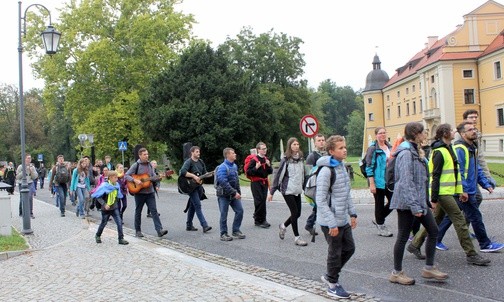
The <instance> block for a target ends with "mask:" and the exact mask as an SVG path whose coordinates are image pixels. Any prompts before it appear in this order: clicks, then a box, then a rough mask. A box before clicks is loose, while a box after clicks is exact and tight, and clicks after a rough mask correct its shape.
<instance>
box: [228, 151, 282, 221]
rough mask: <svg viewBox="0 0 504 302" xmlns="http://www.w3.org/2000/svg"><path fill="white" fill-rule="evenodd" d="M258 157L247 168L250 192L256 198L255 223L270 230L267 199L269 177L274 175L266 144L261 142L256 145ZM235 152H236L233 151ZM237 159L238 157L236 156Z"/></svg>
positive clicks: (254, 157)
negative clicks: (267, 217)
mask: <svg viewBox="0 0 504 302" xmlns="http://www.w3.org/2000/svg"><path fill="white" fill-rule="evenodd" d="M256 149H257V156H253V157H252V158H251V159H250V163H249V165H248V167H245V171H246V174H247V177H248V178H249V179H250V181H251V182H250V190H251V191H252V196H253V197H254V215H253V217H254V223H255V225H256V226H258V227H261V228H265V229H267V228H269V227H270V226H271V224H269V222H268V221H267V220H266V198H267V197H268V184H269V182H268V175H270V174H271V173H273V168H272V167H271V162H270V161H269V159H268V158H267V157H266V152H267V151H268V148H266V144H265V143H263V142H259V143H257V145H256ZM233 152H234V151H233ZM235 157H236V156H235Z"/></svg>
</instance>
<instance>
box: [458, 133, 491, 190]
mask: <svg viewBox="0 0 504 302" xmlns="http://www.w3.org/2000/svg"><path fill="white" fill-rule="evenodd" d="M457 145H464V146H465V147H466V148H467V150H468V151H469V158H466V154H465V151H464V149H463V148H460V147H459V148H457V147H456V146H457ZM453 146H454V149H455V152H456V154H457V160H458V162H459V169H460V175H461V176H462V187H463V189H464V193H467V194H469V195H474V194H476V192H477V186H478V184H479V185H480V186H481V187H483V188H485V189H487V188H490V187H492V185H491V184H490V182H489V181H488V178H487V177H486V176H485V172H484V171H483V169H482V168H481V166H480V165H479V164H478V162H477V161H476V158H477V155H476V154H477V152H478V150H477V149H476V146H475V145H474V144H473V145H469V144H468V143H466V142H465V141H464V140H458V141H456V142H455V144H454V145H453ZM467 161H469V165H468V168H467V171H466V162H467Z"/></svg>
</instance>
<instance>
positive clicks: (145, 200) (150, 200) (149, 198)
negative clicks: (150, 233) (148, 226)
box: [117, 192, 163, 232]
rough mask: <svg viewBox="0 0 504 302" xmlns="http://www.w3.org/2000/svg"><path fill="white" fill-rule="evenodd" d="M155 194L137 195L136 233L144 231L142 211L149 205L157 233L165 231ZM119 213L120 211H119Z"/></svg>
mask: <svg viewBox="0 0 504 302" xmlns="http://www.w3.org/2000/svg"><path fill="white" fill-rule="evenodd" d="M154 194H155V193H154V192H153V193H147V194H136V195H135V231H137V232H140V231H141V230H142V210H143V207H144V205H145V204H146V205H147V208H148V209H149V210H150V211H151V213H152V221H153V222H154V228H155V229H156V231H157V232H160V231H161V230H162V229H163V225H162V224H161V220H160V219H159V215H158V212H157V207H156V196H155V195H154ZM117 211H118V212H119V210H117Z"/></svg>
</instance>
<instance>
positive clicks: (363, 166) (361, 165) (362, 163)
mask: <svg viewBox="0 0 504 302" xmlns="http://www.w3.org/2000/svg"><path fill="white" fill-rule="evenodd" d="M366 154H367V152H366ZM373 157H374V158H375V161H376V145H374V151H373ZM366 167H367V164H366V155H364V157H362V158H361V160H360V161H359V168H360V171H361V174H362V176H364V178H367V177H368V176H367V173H366Z"/></svg>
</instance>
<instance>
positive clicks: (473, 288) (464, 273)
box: [35, 187, 504, 301]
mask: <svg viewBox="0 0 504 302" xmlns="http://www.w3.org/2000/svg"><path fill="white" fill-rule="evenodd" d="M208 191H209V193H210V192H211V190H208ZM499 192H502V190H501V191H499ZM499 192H497V193H498V194H496V195H495V196H497V197H499V196H501V195H499V194H500V193H499ZM365 193H366V192H364V193H360V194H364V195H365ZM245 195H247V193H245ZM249 196H250V195H248V196H247V197H245V198H244V206H245V213H246V214H245V219H244V223H243V227H242V231H243V232H244V233H246V234H247V239H245V240H240V241H236V240H235V241H233V242H226V243H223V242H221V241H219V240H218V225H217V222H218V208H217V202H216V200H215V196H212V195H211V194H209V197H210V198H209V200H208V201H205V202H204V211H205V215H206V216H207V220H208V221H209V222H210V224H211V225H212V226H213V227H214V230H213V231H211V232H210V233H209V234H203V233H202V232H186V231H185V218H184V216H183V213H182V209H183V208H184V205H185V201H186V197H185V196H182V195H179V194H178V193H175V190H174V188H173V187H167V188H164V189H163V190H162V192H161V193H160V201H159V208H160V212H161V213H162V215H161V218H162V222H163V224H164V225H165V227H167V228H168V230H169V231H170V233H169V234H168V236H167V239H162V240H157V239H154V240H153V242H154V243H156V244H161V245H163V246H166V247H169V248H170V249H171V250H175V251H180V252H183V253H186V254H189V255H193V256H195V257H198V258H200V259H205V260H207V261H210V262H212V263H215V264H219V265H223V266H228V267H234V268H237V269H239V270H240V271H242V272H246V273H247V274H249V275H250V274H252V275H254V276H259V277H261V278H265V279H267V280H272V281H274V282H275V283H278V284H286V285H289V286H290V287H293V288H296V289H300V290H304V291H308V292H310V291H313V289H315V290H314V292H315V293H319V294H320V293H321V291H322V290H321V289H320V282H318V280H319V276H320V275H321V274H322V273H323V272H324V269H325V265H324V260H325V256H326V248H327V247H326V244H325V242H324V240H322V238H320V236H318V237H317V241H316V242H315V243H310V244H309V245H308V247H297V246H295V245H294V239H293V235H292V232H291V231H290V232H289V233H288V235H287V236H286V239H285V240H283V241H282V240H280V239H279V238H278V233H277V229H276V228H275V227H272V228H271V229H269V230H264V229H260V228H257V227H254V226H253V223H252V219H251V215H252V209H253V205H252V202H251V200H250V199H248V197H249ZM37 198H39V199H42V200H46V201H48V202H52V201H51V199H50V196H48V194H47V193H46V192H45V191H39V193H38V196H37ZM130 200H132V198H130ZM276 200H277V201H276V202H273V203H270V204H269V205H268V213H269V214H268V217H269V218H268V219H269V221H270V222H271V223H272V224H273V225H274V226H275V225H277V224H278V223H280V222H281V221H283V220H284V219H285V218H286V217H287V215H288V210H287V207H286V206H285V204H284V203H283V202H282V201H281V199H280V198H276ZM365 200H366V198H364V197H362V198H361V204H360V205H358V206H357V207H358V212H359V226H358V228H357V229H356V230H355V239H356V244H357V251H356V254H355V255H354V257H353V258H352V259H351V261H350V262H349V263H348V265H347V267H346V269H345V270H344V272H343V274H342V278H341V282H342V284H343V285H344V286H345V288H346V289H347V290H349V291H353V292H356V293H362V296H361V297H362V299H364V300H365V299H367V300H372V299H373V297H376V298H377V299H380V300H381V301H417V300H418V301H420V300H421V301H425V299H426V298H427V299H428V300H432V301H441V300H445V301H454V300H459V301H502V300H503V298H502V297H504V289H503V288H502V286H500V284H502V281H503V278H502V276H501V268H502V267H503V265H504V259H503V258H502V257H503V255H500V254H491V255H488V257H489V258H491V259H492V261H493V265H492V266H490V267H483V268H482V267H474V266H468V265H467V264H466V263H465V257H464V255H463V252H462V250H461V248H460V247H459V246H458V242H457V240H456V237H455V234H454V232H453V231H452V232H449V233H448V234H447V237H446V240H445V243H446V244H447V245H449V246H450V247H451V249H450V250H449V251H447V252H438V253H437V262H439V266H440V267H441V269H443V270H445V271H446V272H448V273H449V274H450V279H449V280H448V281H447V282H445V283H432V282H427V281H424V280H422V279H421V277H420V272H419V271H420V269H421V268H422V262H421V261H418V260H416V259H414V258H413V257H412V256H411V255H409V254H407V255H406V257H405V263H404V267H405V270H406V271H407V272H408V274H410V275H411V276H413V277H415V278H416V279H417V285H415V286H413V287H403V286H398V285H395V284H390V283H389V282H388V281H387V278H388V275H389V273H390V270H391V268H392V247H393V244H394V242H395V239H394V238H395V237H393V238H382V237H378V236H376V231H375V229H374V227H373V226H372V225H371V223H370V221H371V219H372V212H373V207H372V206H371V205H370V204H365ZM368 201H369V200H368ZM503 205H504V201H503V200H492V201H487V202H485V203H484V204H483V206H482V211H483V212H484V215H485V221H486V224H487V229H488V230H489V233H490V234H493V235H497V239H499V240H500V241H503V238H502V235H501V232H499V231H500V229H501V227H502V222H501V217H502V215H503V214H504V208H503ZM130 206H131V205H130ZM51 207H52V206H51ZM310 209H311V208H309V206H307V205H306V206H304V207H303V214H302V218H301V220H300V221H302V223H301V225H303V226H304V221H305V219H306V217H307V216H308V214H309V211H310ZM70 210H72V207H71V206H70ZM36 211H37V210H36ZM53 211H54V212H55V213H57V209H56V208H55V207H54V210H53ZM97 214H98V213H94V214H93V216H94V217H96V218H98V217H99V216H98V215H97ZM132 218H133V207H132V206H131V207H130V209H129V210H128V211H127V215H126V217H125V226H126V227H129V228H132ZM63 219H64V218H63ZM395 219H396V217H395V213H392V214H391V216H390V218H389V219H388V224H389V225H390V227H391V229H393V230H395V229H396V221H395ZM195 225H197V219H196V218H195ZM112 226H113V224H112ZM198 227H199V226H198ZM143 231H144V233H147V234H151V235H154V234H155V233H154V230H153V226H152V222H151V221H150V219H147V218H143ZM35 233H37V230H36V229H35ZM129 233H130V234H133V233H132V231H131V230H130V231H129ZM303 234H304V235H305V236H306V233H305V232H303ZM152 238H154V237H152ZM140 241H141V240H140ZM317 287H318V288H317Z"/></svg>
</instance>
